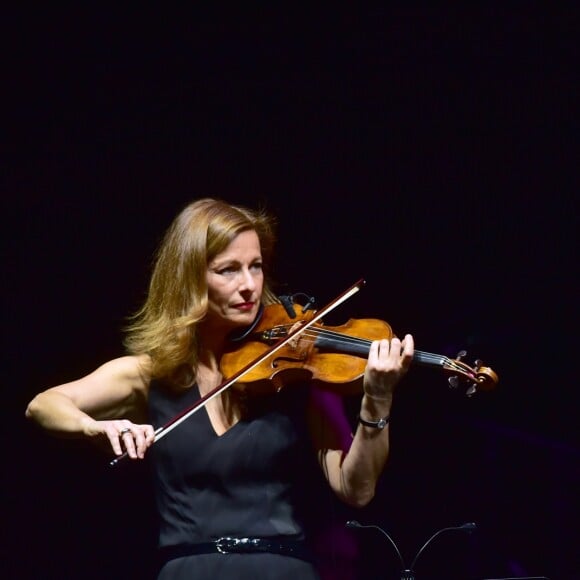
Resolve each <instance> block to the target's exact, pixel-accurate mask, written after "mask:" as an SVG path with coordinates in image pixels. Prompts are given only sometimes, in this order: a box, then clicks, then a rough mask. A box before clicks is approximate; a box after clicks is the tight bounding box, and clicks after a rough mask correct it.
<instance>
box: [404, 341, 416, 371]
mask: <svg viewBox="0 0 580 580" xmlns="http://www.w3.org/2000/svg"><path fill="white" fill-rule="evenodd" d="M414 352H415V341H414V340H413V337H412V336H411V335H410V334H406V335H405V339H404V340H403V352H402V353H401V356H402V357H403V365H404V366H405V367H408V366H409V365H410V364H411V362H412V360H413V354H414Z"/></svg>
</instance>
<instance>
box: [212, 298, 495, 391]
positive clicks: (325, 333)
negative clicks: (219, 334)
mask: <svg viewBox="0 0 580 580" xmlns="http://www.w3.org/2000/svg"><path fill="white" fill-rule="evenodd" d="M314 315H315V312H314V311H312V310H310V309H308V308H304V309H302V311H301V312H299V313H297V312H296V309H295V308H294V305H293V304H292V305H290V308H289V305H288V303H286V304H284V305H283V304H272V305H269V306H266V307H264V308H263V309H262V310H261V312H260V313H259V315H258V317H257V319H256V321H255V323H254V325H253V326H252V327H251V328H249V329H247V330H246V331H245V332H244V333H243V334H242V335H241V336H239V337H235V338H234V339H233V340H232V341H231V342H230V346H229V348H228V350H227V351H226V352H225V353H224V354H223V355H222V358H221V361H220V367H221V371H222V374H223V375H224V376H226V377H231V376H234V375H235V374H236V373H237V372H238V371H239V370H240V369H241V368H243V367H244V366H246V365H247V364H248V362H250V361H253V360H257V359H259V357H261V356H262V355H264V353H266V351H267V350H268V349H269V348H270V347H271V346H273V345H275V344H276V343H278V342H279V341H280V340H281V339H284V338H286V337H288V335H289V334H290V332H292V331H293V330H294V329H296V328H298V327H299V325H301V324H303V323H304V322H308V321H311V320H312V318H313V316H314ZM393 336H394V334H393V331H392V328H391V326H390V325H389V324H388V323H387V322H385V321H382V320H377V319H370V318H369V319H350V320H349V321H348V322H346V323H345V324H343V325H341V326H325V325H324V324H323V323H322V322H318V323H315V324H312V325H311V326H310V327H309V328H308V329H306V330H305V331H304V332H302V333H300V334H299V335H298V336H297V337H296V338H295V339H294V340H290V341H288V342H287V343H286V344H285V345H284V346H283V347H282V348H281V349H279V350H278V351H277V352H276V353H275V354H274V355H272V356H267V357H266V358H265V360H263V361H262V362H261V363H260V364H258V365H256V366H254V367H253V368H252V369H251V370H249V371H248V372H246V373H244V375H243V377H242V378H241V379H240V380H239V381H238V382H236V384H235V385H234V386H235V388H238V389H242V390H248V391H249V392H251V393H264V392H269V391H272V390H274V391H280V390H281V389H282V388H283V387H284V386H286V385H287V384H289V383H292V382H298V381H309V382H311V383H312V384H314V385H315V386H317V387H319V388H322V389H326V390H331V391H333V392H336V393H338V394H340V395H354V394H358V393H362V381H363V377H364V372H365V367H366V362H367V358H368V354H369V350H370V346H371V343H372V342H373V341H374V340H380V339H385V338H386V339H391V338H393ZM465 356H466V352H465V351H462V352H460V353H459V354H458V356H457V358H455V359H451V358H449V357H447V356H444V355H439V354H433V353H429V352H424V351H419V350H416V351H415V353H414V356H413V363H418V364H421V365H424V366H431V367H437V368H440V369H442V370H443V371H444V372H445V373H446V374H447V375H448V376H449V378H448V381H449V385H450V386H451V387H453V388H457V387H458V386H459V384H460V382H461V381H463V382H464V383H465V384H466V385H467V388H466V394H467V395H468V396H471V395H473V394H474V393H476V392H477V391H478V390H483V391H488V390H491V389H493V388H495V386H496V384H497V382H498V376H497V374H496V373H495V372H494V371H493V370H492V369H491V368H489V367H484V366H482V362H481V361H480V360H476V361H475V364H474V366H473V367H470V366H468V365H467V364H466V363H465V362H464V361H463V360H462V359H463V358H464V357H465Z"/></svg>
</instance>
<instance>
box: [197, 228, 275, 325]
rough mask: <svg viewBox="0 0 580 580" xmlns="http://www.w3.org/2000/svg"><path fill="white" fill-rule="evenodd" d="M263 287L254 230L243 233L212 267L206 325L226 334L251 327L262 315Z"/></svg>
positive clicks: (209, 278) (209, 269)
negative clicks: (241, 327) (260, 311)
mask: <svg viewBox="0 0 580 580" xmlns="http://www.w3.org/2000/svg"><path fill="white" fill-rule="evenodd" d="M263 286H264V273H263V271H262V252H261V249H260V241H259V239H258V235H257V234H256V232H255V231H253V230H249V231H246V232H242V233H241V234H238V235H237V236H236V237H235V238H234V239H233V240H232V242H231V243H230V245H229V246H228V247H227V248H226V249H225V250H224V251H223V252H221V253H220V254H218V255H217V256H216V257H215V258H214V259H213V260H212V261H211V262H210V264H209V265H208V268H207V289H208V300H209V303H208V313H207V317H206V322H207V323H209V324H210V325H211V327H212V329H216V330H219V329H222V330H224V331H225V332H228V331H230V330H232V329H234V328H237V327H240V326H248V325H249V324H251V323H252V322H253V321H254V319H255V318H256V315H257V314H258V309H259V307H260V300H261V298H262V288H263Z"/></svg>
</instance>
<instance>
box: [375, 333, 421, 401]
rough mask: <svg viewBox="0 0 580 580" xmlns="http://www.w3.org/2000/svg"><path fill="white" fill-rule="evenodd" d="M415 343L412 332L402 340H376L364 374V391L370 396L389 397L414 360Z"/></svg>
mask: <svg viewBox="0 0 580 580" xmlns="http://www.w3.org/2000/svg"><path fill="white" fill-rule="evenodd" d="M413 352H414V343H413V337H412V336H411V335H410V334H407V335H405V338H404V339H403V340H402V341H401V340H400V339H398V338H393V339H391V340H386V339H385V340H376V341H374V342H373V343H372V344H371V348H370V352H369V357H368V362H367V366H366V369H365V376H364V392H365V394H368V395H369V396H370V397H375V398H377V399H387V398H389V397H391V396H392V394H393V391H394V388H395V385H396V384H397V383H398V382H399V380H400V379H401V377H402V376H403V375H404V374H405V373H406V372H407V370H408V368H409V366H410V364H411V361H412V360H413Z"/></svg>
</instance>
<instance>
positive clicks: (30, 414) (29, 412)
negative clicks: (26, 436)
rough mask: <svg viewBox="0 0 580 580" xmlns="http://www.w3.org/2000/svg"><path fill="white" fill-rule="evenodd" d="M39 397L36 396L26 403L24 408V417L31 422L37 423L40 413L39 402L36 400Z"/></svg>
mask: <svg viewBox="0 0 580 580" xmlns="http://www.w3.org/2000/svg"><path fill="white" fill-rule="evenodd" d="M39 397H40V395H36V397H34V399H32V401H30V403H28V405H27V407H26V411H25V412H24V416H25V417H26V418H27V419H29V420H31V421H36V422H38V418H39V416H40V412H41V402H40V401H39V400H38V399H39Z"/></svg>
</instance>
